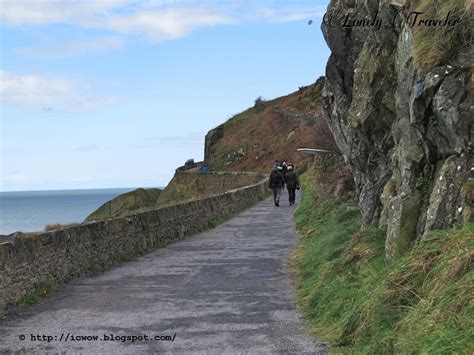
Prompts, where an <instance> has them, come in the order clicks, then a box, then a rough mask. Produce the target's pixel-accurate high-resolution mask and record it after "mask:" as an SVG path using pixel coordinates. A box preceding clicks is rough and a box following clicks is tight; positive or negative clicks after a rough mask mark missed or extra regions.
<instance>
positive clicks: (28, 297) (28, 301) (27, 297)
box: [16, 280, 56, 307]
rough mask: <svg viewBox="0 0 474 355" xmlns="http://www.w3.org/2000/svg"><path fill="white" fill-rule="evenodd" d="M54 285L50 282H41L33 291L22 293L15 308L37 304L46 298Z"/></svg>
mask: <svg viewBox="0 0 474 355" xmlns="http://www.w3.org/2000/svg"><path fill="white" fill-rule="evenodd" d="M55 288H56V285H55V283H54V282H53V281H51V280H45V281H41V282H40V283H39V284H38V285H37V286H36V288H35V289H34V290H32V291H30V292H23V294H22V295H21V298H20V300H19V301H18V302H17V303H16V306H17V307H27V306H31V305H33V304H36V303H39V302H40V301H41V299H42V298H44V297H47V296H48V295H49V294H50V293H51V292H52V291H53V290H54V289H55Z"/></svg>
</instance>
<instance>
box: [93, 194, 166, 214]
mask: <svg viewBox="0 0 474 355" xmlns="http://www.w3.org/2000/svg"><path fill="white" fill-rule="evenodd" d="M161 192H162V190H161V189H155V188H150V189H142V188H139V189H136V190H133V191H130V192H126V193H123V194H121V195H119V196H117V197H115V198H114V199H112V200H110V201H107V202H106V203H104V204H103V205H102V206H100V207H99V208H98V209H97V210H95V211H94V212H92V213H91V214H90V215H89V216H87V218H86V219H85V221H94V220H101V219H107V218H112V217H119V216H125V215H127V214H129V213H132V212H136V211H138V210H140V209H146V208H153V207H155V206H156V203H157V200H158V198H159V197H160V194H161Z"/></svg>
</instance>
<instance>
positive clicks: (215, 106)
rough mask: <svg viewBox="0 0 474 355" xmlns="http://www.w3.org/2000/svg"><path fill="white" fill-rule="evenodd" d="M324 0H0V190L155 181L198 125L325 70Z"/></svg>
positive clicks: (190, 146)
mask: <svg viewBox="0 0 474 355" xmlns="http://www.w3.org/2000/svg"><path fill="white" fill-rule="evenodd" d="M326 3H327V1H291V2H290V1H280V2H278V1H253V2H250V1H220V2H217V1H215V2H203V1H199V2H198V1H166V0H165V1H154V0H149V1H129V0H117V1H106V0H102V1H68V2H66V1H41V0H36V1H33V0H30V1H20V0H15V1H13V0H12V1H9V0H0V6H1V9H0V10H1V11H0V31H1V44H0V45H1V52H0V54H1V56H0V70H1V72H0V97H1V111H0V115H1V124H0V134H1V143H0V144H1V146H0V149H1V165H0V168H1V171H0V172H1V181H0V182H1V184H0V190H1V191H15V190H48V189H79V188H105V187H139V186H143V187H151V186H164V185H166V184H167V183H168V181H169V180H170V179H171V177H172V176H173V173H174V169H175V168H176V167H177V166H179V165H181V164H182V163H183V162H184V161H185V160H186V159H188V158H194V159H196V160H200V159H202V158H203V150H204V135H205V134H206V132H207V131H208V130H210V129H212V128H213V127H216V126H217V125H219V124H220V123H222V122H224V121H225V120H226V119H228V118H229V117H231V116H232V115H234V114H236V113H238V112H241V111H242V110H244V109H246V108H248V107H249V106H251V105H253V101H254V100H255V98H257V97H258V96H262V97H263V98H266V99H271V98H275V97H278V96H281V95H286V94H289V93H291V92H293V91H295V90H297V89H298V86H302V85H308V84H311V83H313V82H314V81H315V80H316V79H317V78H318V77H319V76H321V75H323V74H324V68H325V63H326V60H327V58H328V56H329V50H328V48H327V46H326V44H325V42H324V39H323V37H322V34H321V31H320V28H319V24H320V22H321V16H322V14H323V13H324V12H325V7H326ZM309 20H313V21H314V23H313V24H312V25H308V21H309Z"/></svg>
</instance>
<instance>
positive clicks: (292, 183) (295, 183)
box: [285, 165, 300, 205]
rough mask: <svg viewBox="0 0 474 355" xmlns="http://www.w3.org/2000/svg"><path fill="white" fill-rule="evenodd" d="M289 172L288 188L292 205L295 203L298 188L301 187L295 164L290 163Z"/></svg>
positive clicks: (287, 174) (286, 179)
mask: <svg viewBox="0 0 474 355" xmlns="http://www.w3.org/2000/svg"><path fill="white" fill-rule="evenodd" d="M287 169H288V170H287V172H286V174H285V181H286V188H287V189H288V200H289V202H290V205H294V204H295V195H296V189H298V190H299V189H300V180H299V179H298V175H296V173H295V172H294V171H293V166H292V165H288V168H287Z"/></svg>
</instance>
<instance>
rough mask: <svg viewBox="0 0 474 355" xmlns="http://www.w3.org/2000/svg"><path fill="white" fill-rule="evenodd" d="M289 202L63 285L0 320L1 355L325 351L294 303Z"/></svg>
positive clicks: (258, 208) (259, 209) (248, 213)
mask: <svg viewBox="0 0 474 355" xmlns="http://www.w3.org/2000/svg"><path fill="white" fill-rule="evenodd" d="M283 196H284V197H285V201H284V202H283V203H282V204H281V207H279V208H276V207H273V204H272V201H271V199H267V200H265V201H262V202H261V203H259V204H258V205H256V206H255V207H252V208H250V209H248V210H246V211H245V212H243V213H241V214H240V215H238V216H236V217H234V218H232V219H231V220H229V221H227V222H225V223H223V224H221V225H219V226H217V227H216V228H214V229H211V230H208V231H206V232H203V233H200V234H198V235H195V236H193V237H191V238H189V239H186V240H183V241H180V242H177V243H175V244H172V245H169V246H168V247H166V248H164V249H159V250H156V251H154V252H152V253H150V254H147V255H146V256H143V257H140V258H138V259H135V260H134V261H131V262H127V263H124V264H121V265H119V266H117V267H114V268H112V269H110V270H108V271H106V272H103V273H100V274H98V275H96V276H90V277H83V278H80V279H77V280H74V281H72V282H70V283H68V284H66V285H64V286H62V287H61V289H60V290H59V291H57V292H55V293H54V294H52V295H51V296H50V297H48V298H47V299H45V300H44V301H43V302H42V303H41V304H39V305H36V306H33V307H31V309H30V310H28V312H27V313H28V315H26V316H21V317H19V318H16V319H13V320H7V321H1V322H0V353H3V352H8V351H20V352H23V353H28V354H29V353H32V352H39V353H45V352H48V353H55V352H61V353H64V352H65V353H88V354H90V353H100V354H119V353H128V354H131V353H134V354H137V353H160V354H162V353H173V354H175V353H186V354H188V353H199V354H209V353H211V354H213V353H216V354H222V353H226V354H227V353H229V354H246V353H252V354H255V353H282V354H287V353H297V354H304V353H307V354H319V353H325V352H326V351H327V348H326V347H325V345H324V344H322V343H317V342H315V341H314V340H313V339H312V338H311V337H310V336H309V335H308V334H307V332H306V330H305V329H304V326H303V323H302V317H301V315H300V314H299V313H297V311H296V310H295V305H294V303H293V301H292V299H293V291H294V289H293V287H292V284H291V281H290V278H289V275H288V263H287V260H288V253H289V252H290V250H291V249H292V247H293V246H294V245H295V243H296V242H297V237H296V236H295V233H294V230H293V223H292V215H293V211H294V209H295V207H294V206H288V203H287V201H286V191H285V192H284V194H283ZM104 335H106V336H108V337H112V336H113V337H116V338H117V339H116V340H113V341H111V340H108V341H106V340H104V339H105V337H104ZM23 336H24V340H20V338H22V337H23ZM78 336H80V337H82V336H86V338H84V339H79V338H77V337H78ZM94 336H97V337H98V339H97V340H95V339H93V338H91V337H94ZM124 336H129V337H132V336H137V337H138V336H140V337H141V338H138V339H135V341H133V342H132V340H133V339H132V338H128V339H126V338H123V337H124ZM144 336H147V337H148V338H149V340H144ZM155 336H158V339H156V340H155V339H154V337H155ZM163 336H164V337H171V338H172V339H174V340H173V341H170V340H165V338H161V340H160V337H163ZM47 337H50V338H49V339H48V338H47ZM61 337H62V339H61ZM87 337H88V338H87ZM34 338H36V339H34ZM66 338H67V341H66ZM73 339H74V340H73ZM48 340H49V342H48ZM122 340H125V341H122Z"/></svg>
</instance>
